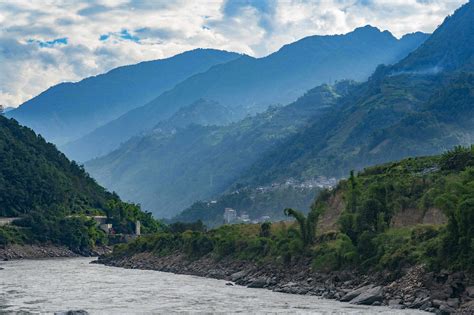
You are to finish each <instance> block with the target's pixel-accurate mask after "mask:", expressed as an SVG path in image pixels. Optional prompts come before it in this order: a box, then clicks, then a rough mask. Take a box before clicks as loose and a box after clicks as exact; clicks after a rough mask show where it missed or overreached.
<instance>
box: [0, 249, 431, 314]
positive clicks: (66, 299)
mask: <svg viewBox="0 0 474 315" xmlns="http://www.w3.org/2000/svg"><path fill="white" fill-rule="evenodd" d="M91 260H92V259H90V258H67V259H45V260H16V261H6V262H0V267H1V268H3V269H2V270H0V314H2V313H10V312H18V311H22V312H25V313H54V312H62V311H67V310H79V309H80V310H86V311H87V312H89V313H90V314H131V313H142V314H143V313H167V314H169V313H176V312H206V313H216V312H225V313H229V312H232V313H291V314H295V313H301V314H303V313H304V314H306V313H310V314H334V315H335V314H364V315H365V314H427V313H424V312H420V311H413V310H391V309H388V308H385V307H365V306H354V305H350V304H347V303H340V302H336V301H332V300H324V299H320V298H318V297H315V296H302V295H291V294H284V293H276V292H271V291H269V290H265V289H249V288H245V287H241V286H229V285H226V283H227V281H221V280H214V279H206V278H199V277H194V276H186V275H175V274H171V273H164V272H158V271H147V270H130V269H121V268H114V267H107V266H103V265H97V264H90V262H91Z"/></svg>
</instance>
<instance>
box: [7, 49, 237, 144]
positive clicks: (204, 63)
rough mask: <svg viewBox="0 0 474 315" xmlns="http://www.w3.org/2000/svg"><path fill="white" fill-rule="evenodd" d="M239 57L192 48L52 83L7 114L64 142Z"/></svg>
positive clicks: (222, 52) (47, 136)
mask: <svg viewBox="0 0 474 315" xmlns="http://www.w3.org/2000/svg"><path fill="white" fill-rule="evenodd" d="M239 56H240V55H239V54H236V53H231V52H226V51H220V50H214V49H196V50H192V51H188V52H184V53H182V54H178V55H176V56H174V57H171V58H167V59H161V60H153V61H145V62H141V63H138V64H135V65H128V66H123V67H119V68H115V69H113V70H110V71H109V72H107V73H104V74H100V75H97V76H93V77H89V78H86V79H83V80H81V81H79V82H75V83H72V82H68V83H61V84H58V85H56V86H53V87H51V88H49V89H48V90H46V91H44V92H43V93H41V94H40V95H38V96H36V97H34V98H32V99H31V100H29V101H27V102H25V103H23V104H22V105H21V106H20V107H19V108H18V109H16V110H13V111H11V112H8V114H7V116H8V117H13V118H15V119H17V120H18V121H19V122H21V123H22V124H25V125H28V126H29V127H31V128H33V129H34V130H35V131H36V132H38V133H40V134H41V135H42V136H43V137H45V138H46V139H48V140H50V141H52V142H54V143H55V144H56V145H63V144H65V143H67V142H70V141H72V140H75V139H76V138H78V137H81V136H83V135H85V134H87V133H89V132H91V131H92V130H94V129H95V128H97V127H99V126H101V125H103V124H105V123H107V122H109V121H110V120H113V119H115V118H117V117H118V116H120V115H122V114H123V113H125V112H127V111H129V110H131V109H133V108H135V107H138V106H141V105H143V104H145V103H146V102H148V101H150V100H152V99H153V98H155V97H156V96H158V95H160V94H161V93H162V92H164V91H166V90H168V89H171V88H172V87H173V86H174V85H175V84H177V83H178V82H180V81H182V80H184V79H186V78H187V77H189V76H191V75H194V74H196V73H199V72H203V71H206V70H207V69H209V67H211V66H213V65H216V64H219V63H223V62H227V61H230V60H232V59H235V58H238V57H239Z"/></svg>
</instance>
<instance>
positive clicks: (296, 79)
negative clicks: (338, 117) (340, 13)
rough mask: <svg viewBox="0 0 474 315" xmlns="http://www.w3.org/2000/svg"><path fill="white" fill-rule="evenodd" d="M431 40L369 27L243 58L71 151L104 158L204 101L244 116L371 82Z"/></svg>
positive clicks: (181, 86) (133, 113)
mask: <svg viewBox="0 0 474 315" xmlns="http://www.w3.org/2000/svg"><path fill="white" fill-rule="evenodd" d="M427 37H428V35H427V34H422V33H415V34H409V35H406V36H404V37H402V38H401V39H399V40H398V39H396V38H395V37H394V36H393V35H392V34H390V33H389V32H388V31H384V32H382V31H380V30H379V29H377V28H374V27H371V26H366V27H361V28H358V29H356V30H354V31H353V32H350V33H348V34H345V35H333V36H310V37H306V38H303V39H301V40H299V41H297V42H294V43H292V44H288V45H286V46H284V47H282V48H281V49H280V50H278V51H277V52H275V53H273V54H270V55H269V56H267V57H263V58H251V57H248V56H242V57H241V58H238V59H236V60H233V61H231V62H228V63H225V64H221V65H218V66H215V67H212V68H211V69H209V70H208V71H206V72H204V73H201V74H198V75H195V76H192V77H190V78H188V79H186V80H184V81H183V82H181V83H179V84H178V85H176V87H175V88H173V89H171V90H169V91H167V92H165V93H163V94H162V95H160V96H159V97H157V98H156V99H154V100H153V101H151V102H149V103H148V104H146V105H144V106H142V107H139V108H136V109H134V110H131V111H130V112H128V113H126V114H124V115H123V116H121V117H119V118H118V119H116V120H114V121H111V122H110V123H108V124H106V125H104V126H102V127H100V128H98V129H97V130H95V131H94V132H92V133H90V134H88V135H87V136H85V137H83V138H81V139H79V140H78V141H76V142H74V143H71V144H70V145H68V146H67V147H66V151H67V152H69V155H70V156H71V157H72V158H76V156H79V155H81V157H84V155H86V154H87V155H88V157H89V158H93V157H97V156H100V155H101V154H105V153H107V152H109V151H111V150H112V149H115V148H116V147H118V145H119V144H120V143H122V142H125V141H126V140H128V139H129V138H131V137H133V136H136V135H138V134H140V133H141V132H143V131H147V130H149V129H151V128H153V126H155V125H156V124H157V123H158V122H160V121H162V120H165V119H167V118H169V117H170V116H171V115H172V114H173V113H174V112H176V111H177V110H178V109H179V108H180V107H183V106H187V105H189V104H191V103H192V102H194V101H196V100H197V99H200V98H203V99H209V100H215V101H217V102H219V103H220V104H222V105H224V106H228V107H232V109H233V111H234V113H235V114H237V116H236V117H237V118H238V117H241V118H242V117H244V116H245V115H246V114H248V113H251V114H252V113H256V112H261V111H263V110H265V109H266V108H267V106H269V105H275V104H288V103H289V102H292V101H294V100H296V99H297V97H299V96H300V95H302V94H303V93H304V92H306V91H307V90H309V89H311V88H313V87H315V86H317V85H320V84H322V83H328V82H332V81H334V80H341V79H354V80H365V79H366V78H367V77H368V76H369V75H370V74H371V73H372V72H373V70H374V69H375V67H376V66H377V65H379V64H391V63H395V62H397V61H398V60H400V59H402V58H403V57H405V56H406V55H407V54H408V53H409V52H411V51H413V50H414V49H416V48H417V47H418V46H419V45H420V44H421V43H423V41H424V40H425V39H426V38H427ZM84 159H85V157H84Z"/></svg>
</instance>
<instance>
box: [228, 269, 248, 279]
mask: <svg viewBox="0 0 474 315" xmlns="http://www.w3.org/2000/svg"><path fill="white" fill-rule="evenodd" d="M246 275H247V271H245V270H242V271H239V272H236V273H233V274H231V275H230V278H231V279H232V281H234V282H235V281H237V280H240V279H242V278H243V277H245V276H246Z"/></svg>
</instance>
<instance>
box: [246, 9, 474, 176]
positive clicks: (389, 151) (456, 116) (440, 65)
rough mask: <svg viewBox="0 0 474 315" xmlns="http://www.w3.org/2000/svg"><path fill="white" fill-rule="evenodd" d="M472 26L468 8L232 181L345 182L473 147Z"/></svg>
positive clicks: (471, 11)
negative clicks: (394, 164)
mask: <svg viewBox="0 0 474 315" xmlns="http://www.w3.org/2000/svg"><path fill="white" fill-rule="evenodd" d="M473 27H474V3H473V2H469V3H468V4H466V5H464V6H463V7H461V8H460V9H458V10H457V11H456V12H455V14H454V15H453V16H450V17H448V18H446V20H445V22H444V23H443V24H442V25H441V26H440V27H439V28H438V29H437V30H436V31H435V32H434V33H433V35H432V36H431V37H430V38H429V39H428V40H427V41H426V42H425V44H423V45H422V46H421V47H420V48H418V49H417V50H416V51H414V52H413V53H412V54H410V55H409V56H408V57H407V58H405V59H404V60H402V61H401V62H400V63H398V64H396V65H394V66H389V67H387V66H381V67H379V68H378V69H377V71H376V72H375V73H374V74H373V75H372V76H371V78H370V79H369V80H368V81H367V82H366V83H364V84H362V85H360V87H359V88H358V89H356V90H355V91H354V92H353V93H352V94H350V95H348V96H347V97H346V98H345V99H342V100H341V101H340V102H339V103H338V105H337V106H335V107H334V109H335V110H334V111H332V112H330V113H328V114H327V115H325V116H322V117H320V118H319V119H315V120H314V121H313V124H312V125H311V126H310V127H309V128H306V129H305V130H303V131H301V132H300V133H298V134H297V135H295V136H294V137H292V138H291V139H288V140H287V141H286V142H285V143H283V144H282V145H281V146H279V147H277V148H275V149H274V150H273V151H270V152H268V153H267V154H266V155H264V156H263V157H262V158H261V159H260V160H259V161H258V162H256V163H255V164H254V165H253V166H252V167H251V168H250V169H249V170H248V171H247V172H246V174H245V175H244V176H243V177H242V178H241V179H239V180H238V181H237V182H238V183H241V184H252V185H256V184H264V183H269V182H272V181H274V180H279V179H281V178H287V177H303V178H304V177H310V178H311V177H314V176H317V175H333V176H344V174H346V173H347V172H348V171H349V170H351V169H361V168H363V167H365V166H367V165H371V164H375V163H381V162H385V161H389V160H394V159H400V158H403V157H406V156H412V155H429V154H435V153H440V152H442V151H445V150H447V149H449V148H452V147H453V146H454V145H458V144H462V145H470V144H471V143H472V142H473V140H474V138H473V135H474V121H473V118H472V117H473V115H472V114H473V112H472V111H473V108H474V86H473V84H472V83H473V81H472V79H473V71H472V70H473V63H472V61H473V47H474V31H473ZM447 38H449V41H446V40H447ZM433 67H435V68H436V69H435V70H436V71H435V70H433V69H434V68H433Z"/></svg>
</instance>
